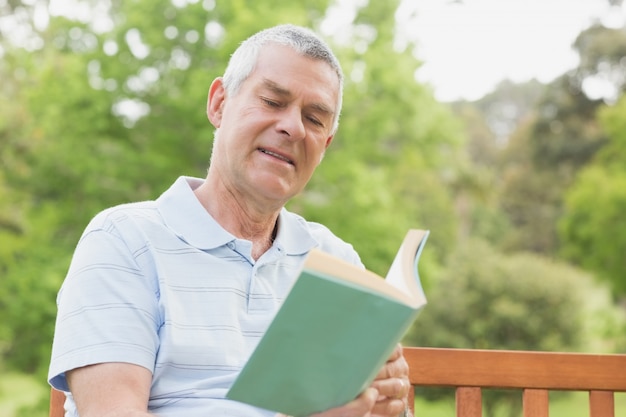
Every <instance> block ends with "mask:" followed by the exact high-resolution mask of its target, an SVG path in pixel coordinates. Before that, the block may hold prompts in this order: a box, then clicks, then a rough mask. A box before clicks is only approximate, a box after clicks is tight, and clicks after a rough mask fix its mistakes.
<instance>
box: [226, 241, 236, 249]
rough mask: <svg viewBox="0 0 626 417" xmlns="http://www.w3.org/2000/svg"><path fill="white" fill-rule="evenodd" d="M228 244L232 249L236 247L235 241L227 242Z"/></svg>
mask: <svg viewBox="0 0 626 417" xmlns="http://www.w3.org/2000/svg"><path fill="white" fill-rule="evenodd" d="M226 246H228V247H229V248H231V249H235V243H233V242H228V243H227V244H226Z"/></svg>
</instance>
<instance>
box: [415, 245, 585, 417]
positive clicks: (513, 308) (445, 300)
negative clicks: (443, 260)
mask: <svg viewBox="0 0 626 417" xmlns="http://www.w3.org/2000/svg"><path fill="white" fill-rule="evenodd" d="M589 283H590V278H589V277H588V276H586V275H584V274H583V273H582V272H580V271H577V270H576V269H574V268H571V267H569V266H567V265H564V264H560V263H555V262H552V261H550V260H547V259H545V258H542V257H540V256H537V255H533V254H528V253H525V254H524V253H519V254H515V255H510V256H507V255H503V254H502V253H499V252H498V251H497V250H495V249H493V248H492V247H491V246H490V245H488V244H486V243H485V242H483V241H476V240H475V241H472V242H469V243H468V244H467V245H464V246H462V247H461V246H459V247H458V249H457V250H456V251H455V252H454V253H453V254H452V256H451V258H450V260H449V263H448V264H447V265H446V267H445V269H444V270H442V271H441V273H440V274H438V276H437V277H436V279H435V281H434V286H433V287H432V288H431V289H430V291H429V292H428V294H427V295H428V304H427V305H426V307H425V308H424V311H423V312H422V313H420V316H419V317H418V318H417V320H416V322H415V323H414V325H413V327H412V329H411V330H410V331H409V333H408V334H407V336H406V338H405V343H406V344H408V345H413V346H434V347H455V348H470V349H514V350H547V351H561V350H569V351H572V350H574V351H575V350H579V349H581V347H582V346H583V345H582V344H581V341H582V340H583V334H582V330H581V329H582V328H583V326H582V323H583V319H584V314H585V311H586V308H585V307H584V305H585V302H584V291H585V289H586V288H589V285H590V284H589ZM423 395H426V396H427V397H428V396H429V394H428V393H424V394H423ZM484 398H485V403H484V407H485V415H486V416H488V417H492V416H494V413H495V410H496V408H500V407H505V408H509V413H510V415H511V416H513V415H515V410H516V407H515V406H516V404H517V401H519V395H517V393H511V392H487V393H485V397H484Z"/></svg>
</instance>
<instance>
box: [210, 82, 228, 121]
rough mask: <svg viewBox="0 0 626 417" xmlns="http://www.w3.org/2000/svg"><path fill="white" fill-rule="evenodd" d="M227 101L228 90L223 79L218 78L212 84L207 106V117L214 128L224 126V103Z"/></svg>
mask: <svg viewBox="0 0 626 417" xmlns="http://www.w3.org/2000/svg"><path fill="white" fill-rule="evenodd" d="M225 101H226V90H225V89H224V81H223V80H222V77H218V78H216V79H215V80H213V82H212V83H211V87H210V88H209V97H208V99H207V104H206V115H207V118H208V119H209V121H210V122H211V124H212V125H213V126H215V127H216V128H219V127H220V125H221V124H222V114H223V110H224V102H225Z"/></svg>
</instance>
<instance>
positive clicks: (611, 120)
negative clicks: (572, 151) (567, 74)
mask: <svg viewBox="0 0 626 417" xmlns="http://www.w3.org/2000/svg"><path fill="white" fill-rule="evenodd" d="M624 115H626V98H622V99H621V100H620V102H619V103H618V104H617V105H616V106H614V107H605V108H603V109H602V111H601V113H600V119H601V121H602V124H603V126H604V128H605V131H606V132H607V134H608V136H609V143H608V144H607V145H606V146H605V147H604V148H603V149H602V150H601V151H600V152H599V153H598V154H597V155H596V158H595V159H594V161H593V163H592V164H590V165H589V166H588V167H586V168H585V169H583V170H582V172H581V173H580V175H579V176H578V178H577V179H576V181H575V183H574V185H573V186H572V188H571V189H570V190H569V191H568V192H567V195H566V199H565V213H564V215H563V218H562V219H561V222H560V229H559V231H560V234H561V236H562V240H563V242H564V244H563V249H562V254H563V256H564V257H565V258H566V259H568V260H570V261H573V262H574V263H576V264H578V265H581V266H583V267H585V268H588V269H589V270H592V271H594V272H596V273H597V274H598V276H599V277H600V278H602V279H604V280H606V281H607V282H609V283H610V284H611V286H612V288H613V290H614V292H615V295H616V296H620V297H626V281H624V270H625V268H626V258H625V257H624V253H626V221H624V216H623V214H624V213H625V212H626V211H625V210H626V168H625V166H626V165H625V163H626V133H625V132H626V123H625V122H624V120H625V119H626V118H625V117H624Z"/></svg>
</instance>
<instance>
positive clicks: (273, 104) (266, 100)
mask: <svg viewBox="0 0 626 417" xmlns="http://www.w3.org/2000/svg"><path fill="white" fill-rule="evenodd" d="M261 101H262V102H263V103H265V104H267V105H268V106H270V107H281V104H280V103H279V102H277V101H274V100H272V99H269V98H267V97H261Z"/></svg>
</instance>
